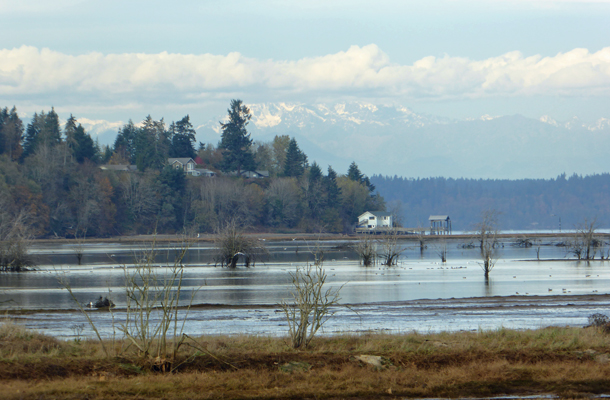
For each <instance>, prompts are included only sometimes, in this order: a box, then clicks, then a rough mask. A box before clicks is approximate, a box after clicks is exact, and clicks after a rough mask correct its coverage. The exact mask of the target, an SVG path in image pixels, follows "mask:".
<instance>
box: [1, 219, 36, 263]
mask: <svg viewBox="0 0 610 400" xmlns="http://www.w3.org/2000/svg"><path fill="white" fill-rule="evenodd" d="M28 219H29V215H28V213H27V212H25V211H23V210H22V211H21V212H19V213H18V214H16V215H11V214H10V213H9V212H6V211H5V212H1V213H0V271H4V272H9V271H10V272H22V271H27V270H28V269H30V267H32V266H33V262H32V259H31V258H30V256H29V255H28V248H29V247H30V242H31V235H30V232H29V231H30V224H29V223H28Z"/></svg>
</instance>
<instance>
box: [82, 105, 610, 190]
mask: <svg viewBox="0 0 610 400" xmlns="http://www.w3.org/2000/svg"><path fill="white" fill-rule="evenodd" d="M248 107H250V109H251V111H252V121H251V123H250V124H249V125H248V129H249V131H250V132H251V134H252V138H253V139H254V140H255V141H269V140H272V139H273V137H274V136H275V135H290V136H293V137H295V138H296V139H297V141H298V143H299V146H300V147H301V149H302V150H303V151H305V153H306V154H307V155H308V156H309V159H310V161H311V162H313V161H317V162H318V163H319V164H320V165H321V166H322V168H326V166H327V165H332V166H333V168H335V169H336V170H337V171H339V172H345V171H346V170H347V167H348V165H349V164H350V163H351V162H352V161H356V163H357V164H358V165H359V166H360V167H361V169H362V170H363V171H365V172H366V173H367V174H369V175H373V174H383V175H399V176H412V177H427V176H445V177H455V178H458V177H474V178H511V179H517V178H536V177H540V178H542V177H545V178H548V177H555V176H557V175H559V174H561V173H564V172H565V173H567V174H572V173H579V174H589V173H600V172H607V171H610V157H607V154H606V153H607V150H606V149H608V148H610V120H609V119H606V118H601V119H599V120H597V121H595V122H593V123H587V122H584V121H581V120H579V119H578V118H574V119H571V120H568V121H564V122H558V121H556V120H554V119H552V118H551V117H549V116H543V117H541V118H540V119H532V118H526V117H523V116H520V115H513V116H490V115H483V116H481V117H479V118H474V119H468V120H456V119H449V118H442V117H436V116H433V115H427V114H419V113H416V112H414V111H412V110H411V109H409V108H407V107H403V106H397V105H376V104H370V103H360V102H350V103H336V104H297V103H260V104H248ZM225 118H226V113H224V112H223V113H222V114H218V115H217V116H216V117H214V118H205V117H203V118H202V116H196V115H191V120H192V121H206V122H204V123H202V124H200V125H198V126H196V129H197V133H198V135H197V136H198V137H197V140H198V141H201V142H204V143H217V142H218V140H219V139H220V125H219V123H218V121H221V120H224V119H225ZM79 121H82V123H83V125H84V126H85V127H87V129H88V130H89V131H90V132H98V131H99V132H106V134H107V135H110V133H112V135H113V136H112V137H113V138H114V136H116V132H117V129H118V127H119V126H120V125H121V123H120V122H117V123H113V124H104V123H103V122H105V121H88V120H87V121H86V122H87V124H88V125H85V123H84V122H85V120H79ZM89 124H90V125H89ZM100 141H101V140H100ZM110 143H111V142H110Z"/></svg>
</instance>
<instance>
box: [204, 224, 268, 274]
mask: <svg viewBox="0 0 610 400" xmlns="http://www.w3.org/2000/svg"><path fill="white" fill-rule="evenodd" d="M214 244H215V247H216V257H215V261H216V263H217V264H218V263H220V266H221V267H224V266H227V267H229V268H235V267H237V262H238V261H239V257H240V256H242V257H243V260H244V265H245V266H246V267H249V266H250V264H252V266H255V264H256V261H258V260H260V259H262V258H263V257H264V256H266V255H267V254H268V252H267V249H266V248H265V247H264V245H263V244H262V243H260V242H259V241H258V240H256V239H255V238H252V237H248V236H246V235H245V234H244V232H243V230H242V229H241V228H239V227H238V226H237V223H236V222H235V221H234V220H232V221H230V222H229V223H227V224H226V226H225V227H224V228H222V229H220V230H219V231H218V232H217V233H216V237H215V239H214Z"/></svg>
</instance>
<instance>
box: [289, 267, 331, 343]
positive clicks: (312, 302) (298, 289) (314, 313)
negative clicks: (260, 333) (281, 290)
mask: <svg viewBox="0 0 610 400" xmlns="http://www.w3.org/2000/svg"><path fill="white" fill-rule="evenodd" d="M326 276H327V275H326V272H325V271H324V268H322V266H315V267H312V266H311V265H308V266H307V267H305V268H297V270H296V272H295V273H294V274H290V277H291V278H292V285H293V286H294V290H293V292H292V297H293V299H294V303H293V304H288V303H286V302H285V301H284V302H282V304H281V307H282V310H283V311H284V314H285V315H286V321H287V322H288V333H289V335H290V339H291V344H292V347H293V348H295V349H298V348H301V347H307V346H308V345H309V343H310V342H311V340H312V339H313V337H314V336H315V334H316V333H317V332H318V330H319V329H320V328H321V327H322V325H324V324H325V323H326V321H328V320H329V319H330V318H331V317H332V316H333V315H334V313H333V312H332V311H331V307H333V306H336V305H337V304H338V303H339V301H340V300H341V298H340V297H339V292H340V291H341V288H342V287H343V286H342V287H340V288H338V289H335V290H333V289H327V290H324V283H325V282H326Z"/></svg>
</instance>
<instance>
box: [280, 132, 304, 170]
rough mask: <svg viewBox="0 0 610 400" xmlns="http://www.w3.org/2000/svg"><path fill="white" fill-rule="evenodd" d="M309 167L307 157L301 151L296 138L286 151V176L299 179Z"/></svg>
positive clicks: (291, 140) (291, 141)
mask: <svg viewBox="0 0 610 400" xmlns="http://www.w3.org/2000/svg"><path fill="white" fill-rule="evenodd" d="M306 167H307V156H306V155H305V153H303V152H302V151H301V149H299V145H298V144H297V141H296V139H295V138H292V139H290V143H289V144H288V149H287V150H286V162H285V163H284V176H288V177H295V178H298V177H300V176H301V175H303V173H304V172H305V168H306Z"/></svg>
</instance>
